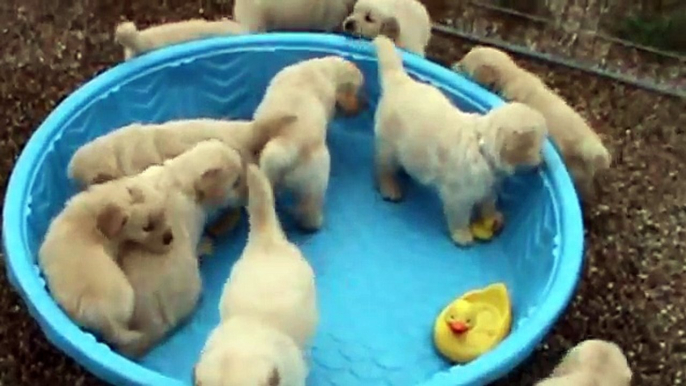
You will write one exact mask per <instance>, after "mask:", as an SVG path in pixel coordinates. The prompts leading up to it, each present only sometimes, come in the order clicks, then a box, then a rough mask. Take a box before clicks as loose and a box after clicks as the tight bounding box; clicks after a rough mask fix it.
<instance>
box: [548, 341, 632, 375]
mask: <svg viewBox="0 0 686 386" xmlns="http://www.w3.org/2000/svg"><path fill="white" fill-rule="evenodd" d="M632 376H633V374H632V371H631V368H630V367H629V363H628V362H627V360H626V357H625V356H624V353H623V352H622V350H621V349H620V348H619V346H617V345H616V344H614V343H612V342H607V341H603V340H596V339H592V340H586V341H583V342H581V343H579V344H578V345H576V346H575V347H573V348H572V349H571V350H570V351H569V353H568V354H567V355H566V356H565V357H564V358H563V359H562V361H561V362H560V364H559V365H558V366H557V367H556V368H555V369H554V370H553V373H552V374H551V376H550V377H549V378H547V379H545V380H543V381H541V382H538V383H537V384H536V386H598V385H602V386H629V385H630V384H631V378H632Z"/></svg>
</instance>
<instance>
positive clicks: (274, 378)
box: [267, 367, 281, 386]
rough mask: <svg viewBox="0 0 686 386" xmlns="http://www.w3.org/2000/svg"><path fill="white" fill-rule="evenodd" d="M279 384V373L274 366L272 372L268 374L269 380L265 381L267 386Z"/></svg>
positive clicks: (277, 385)
mask: <svg viewBox="0 0 686 386" xmlns="http://www.w3.org/2000/svg"><path fill="white" fill-rule="evenodd" d="M280 384H281V375H280V374H279V370H277V369H276V367H274V368H273V369H272V373H271V374H270V375H269V381H267V386H279V385H280Z"/></svg>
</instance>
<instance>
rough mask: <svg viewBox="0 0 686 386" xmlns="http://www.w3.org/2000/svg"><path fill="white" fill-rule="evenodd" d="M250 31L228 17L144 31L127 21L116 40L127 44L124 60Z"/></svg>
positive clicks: (117, 29)
mask: <svg viewBox="0 0 686 386" xmlns="http://www.w3.org/2000/svg"><path fill="white" fill-rule="evenodd" d="M246 32H247V30H246V29H245V28H243V26H241V25H240V24H239V23H237V22H235V21H233V20H229V19H226V18H222V19H221V20H216V21H210V20H204V19H191V20H184V21H179V22H174V23H166V24H161V25H157V26H152V27H150V28H147V29H144V30H139V29H138V28H137V27H136V24H134V23H133V22H131V21H127V22H123V23H121V24H119V25H118V26H117V28H116V29H115V31H114V40H115V41H116V42H117V43H119V44H121V45H122V46H123V47H124V59H126V60H128V59H131V58H133V57H135V56H138V55H142V54H144V53H146V52H149V51H153V50H156V49H159V48H162V47H166V46H169V45H172V44H178V43H183V42H188V41H192V40H198V39H203V38H209V37H215V36H231V35H239V34H243V33H246Z"/></svg>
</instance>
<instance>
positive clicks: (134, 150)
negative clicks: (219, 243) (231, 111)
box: [68, 114, 295, 235]
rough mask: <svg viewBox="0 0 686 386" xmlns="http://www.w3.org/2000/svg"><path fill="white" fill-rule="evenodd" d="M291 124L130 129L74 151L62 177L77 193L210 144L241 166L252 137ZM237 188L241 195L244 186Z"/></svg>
mask: <svg viewBox="0 0 686 386" xmlns="http://www.w3.org/2000/svg"><path fill="white" fill-rule="evenodd" d="M294 120H295V117H294V116H293V115H292V114H285V115H282V116H278V117H276V118H274V119H273V120H269V119H267V120H258V121H225V120H218V119H182V120H174V121H169V122H166V123H162V124H141V123H134V124H130V125H128V126H124V127H122V128H120V129H117V130H115V131H113V132H111V133H108V134H106V135H103V136H101V137H98V138H95V139H94V140H92V141H91V142H89V143H87V144H85V145H83V146H82V147H80V148H79V149H78V150H77V151H76V152H75V153H74V155H73V156H72V158H71V161H70V162H69V166H68V175H69V177H70V178H71V179H73V180H75V181H76V182H77V183H78V184H79V185H81V186H83V187H86V186H89V185H92V184H98V183H102V182H105V181H109V180H112V179H115V178H119V177H122V176H129V175H134V174H137V173H140V172H142V171H143V170H145V169H147V168H148V167H150V166H152V165H159V164H161V163H162V162H164V161H165V160H167V159H170V158H173V157H176V156H178V155H180V154H181V153H183V152H185V151H186V150H188V149H190V148H191V147H193V146H195V145H196V144H197V143H198V142H201V141H204V140H208V139H213V138H216V139H219V140H221V141H222V142H224V143H225V144H227V145H228V146H231V147H232V148H234V149H236V150H237V151H238V152H239V153H240V154H241V157H242V158H243V159H244V161H245V162H250V161H251V159H252V155H253V152H254V151H255V147H256V146H261V144H256V143H254V142H255V140H257V141H259V139H255V138H254V132H269V131H273V130H277V129H278V128H279V127H281V126H282V125H286V124H289V123H291V122H293V121H294ZM238 184H239V185H240V186H241V187H242V188H243V191H245V183H244V181H243V180H240V181H239V182H238ZM238 214H239V212H238V211H236V210H230V211H229V212H226V213H223V214H222V216H220V217H217V219H216V221H214V222H213V223H212V226H211V227H210V229H209V231H210V233H211V234H213V235H218V234H223V233H225V232H227V231H228V230H230V229H231V228H232V227H233V225H235V224H236V223H237V220H238V216H239V215H238ZM213 217H214V216H213Z"/></svg>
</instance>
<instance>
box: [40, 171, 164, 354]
mask: <svg viewBox="0 0 686 386" xmlns="http://www.w3.org/2000/svg"><path fill="white" fill-rule="evenodd" d="M166 205H167V195H166V193H164V191H161V190H158V189H156V188H155V187H154V185H152V184H151V183H150V181H149V180H148V179H146V178H145V177H140V176H136V177H129V178H123V179H119V180H115V181H111V182H108V183H105V184H102V185H97V186H92V187H90V188H89V189H88V190H86V191H83V192H80V193H78V194H76V195H75V196H74V197H73V198H71V199H70V200H69V201H68V202H67V203H66V205H65V208H64V209H63V210H62V212H61V213H60V214H59V215H58V216H57V217H56V218H55V219H54V220H53V221H52V223H51V224H50V226H49V228H48V231H47V233H46V235H45V240H44V241H43V244H42V245H41V247H40V250H39V252H38V262H39V264H40V267H41V269H42V273H43V275H44V276H45V278H46V282H47V286H48V289H49V290H50V292H51V294H52V296H53V298H54V299H55V301H57V303H58V304H59V305H60V306H61V307H62V308H63V309H64V311H65V312H66V313H67V315H69V316H70V317H71V318H72V319H73V320H74V322H75V323H77V324H78V325H80V326H81V327H83V328H85V329H87V330H90V331H91V332H94V333H95V334H96V335H99V336H100V337H101V338H102V339H104V340H105V341H106V342H108V343H109V344H111V345H112V346H114V348H115V349H118V350H122V352H123V353H124V354H127V355H129V354H130V353H128V352H126V347H127V346H128V345H129V344H130V343H131V342H134V341H136V340H138V339H139V338H140V333H138V332H136V331H133V330H131V329H130V328H129V321H130V319H131V316H132V315H133V312H134V292H133V289H132V287H131V284H130V283H129V281H128V280H127V279H126V276H125V275H124V273H123V272H122V270H121V269H120V268H119V266H118V265H117V256H118V254H119V251H120V249H121V248H122V245H123V244H124V243H134V244H136V245H138V248H141V249H142V250H146V251H148V253H149V254H151V255H156V254H164V253H166V252H167V251H168V250H169V249H170V248H171V244H172V242H173V239H174V234H173V233H172V230H171V229H170V226H169V225H168V223H167V221H166V220H167V219H166V217H165V210H166Z"/></svg>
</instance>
